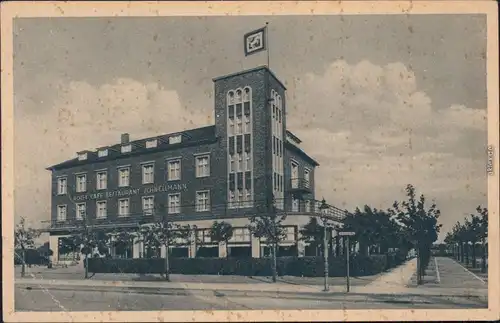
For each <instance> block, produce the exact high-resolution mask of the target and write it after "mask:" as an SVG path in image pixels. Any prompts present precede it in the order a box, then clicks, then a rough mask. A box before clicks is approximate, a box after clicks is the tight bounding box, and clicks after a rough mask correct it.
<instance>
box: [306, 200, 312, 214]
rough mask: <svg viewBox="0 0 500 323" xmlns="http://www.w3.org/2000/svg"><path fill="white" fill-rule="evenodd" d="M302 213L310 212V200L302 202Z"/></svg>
mask: <svg viewBox="0 0 500 323" xmlns="http://www.w3.org/2000/svg"><path fill="white" fill-rule="evenodd" d="M304 212H306V213H309V212H311V201H310V200H305V201H304Z"/></svg>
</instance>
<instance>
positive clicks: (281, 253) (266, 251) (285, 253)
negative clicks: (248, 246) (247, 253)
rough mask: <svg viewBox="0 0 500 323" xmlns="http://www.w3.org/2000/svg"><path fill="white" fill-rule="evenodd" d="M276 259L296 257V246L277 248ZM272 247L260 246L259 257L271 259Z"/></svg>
mask: <svg viewBox="0 0 500 323" xmlns="http://www.w3.org/2000/svg"><path fill="white" fill-rule="evenodd" d="M277 254H278V257H297V255H298V248H297V245H291V246H278V248H277ZM271 255H272V246H266V245H264V246H262V247H261V257H271Z"/></svg>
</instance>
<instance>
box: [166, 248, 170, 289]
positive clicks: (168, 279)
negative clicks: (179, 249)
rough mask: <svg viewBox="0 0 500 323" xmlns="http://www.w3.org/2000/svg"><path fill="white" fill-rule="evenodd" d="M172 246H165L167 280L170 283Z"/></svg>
mask: <svg viewBox="0 0 500 323" xmlns="http://www.w3.org/2000/svg"><path fill="white" fill-rule="evenodd" d="M169 258H170V245H169V244H168V243H167V244H165V280H166V281H168V282H169V281H170V262H169V261H170V259H169Z"/></svg>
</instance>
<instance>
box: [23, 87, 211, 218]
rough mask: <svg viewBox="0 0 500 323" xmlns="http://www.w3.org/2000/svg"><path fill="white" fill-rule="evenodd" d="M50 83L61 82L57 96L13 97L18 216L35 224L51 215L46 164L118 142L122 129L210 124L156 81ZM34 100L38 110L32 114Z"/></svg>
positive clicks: (140, 131)
mask: <svg viewBox="0 0 500 323" xmlns="http://www.w3.org/2000/svg"><path fill="white" fill-rule="evenodd" d="M54 83H57V84H59V85H58V92H57V93H58V98H57V99H53V100H46V101H45V102H42V101H33V99H31V100H30V102H28V104H26V105H22V104H21V103H22V102H23V101H22V100H18V101H16V102H17V104H19V105H18V106H16V109H17V110H16V118H15V132H16V136H15V139H14V140H15V147H16V149H15V176H16V187H15V208H16V217H19V216H27V217H28V218H29V222H32V225H35V226H39V225H40V223H39V222H40V221H41V220H48V219H49V214H50V209H49V207H50V205H49V203H47V201H50V173H49V172H48V171H46V170H45V168H46V167H48V166H50V165H52V164H55V163H58V162H61V161H63V160H67V159H71V158H74V157H75V154H76V152H77V151H80V150H84V149H89V150H92V149H95V148H97V147H101V146H105V145H108V144H113V143H116V142H118V141H119V140H120V134H121V133H125V132H128V133H130V136H131V139H132V140H133V139H134V138H136V139H139V138H144V137H147V136H154V135H158V134H164V133H171V132H177V131H182V130H185V129H190V128H196V127H200V126H205V125H209V124H212V123H213V120H212V119H213V113H212V111H211V110H210V111H206V113H200V111H199V110H197V111H196V113H195V112H194V110H192V109H190V108H188V107H185V106H183V105H182V103H181V101H180V99H179V96H178V95H177V93H176V91H171V90H168V89H164V88H162V87H161V86H160V85H158V84H156V83H150V84H142V83H140V82H137V81H135V80H133V79H127V78H123V79H116V80H114V81H113V82H111V83H109V84H103V85H101V86H93V85H91V84H89V83H87V82H82V81H80V82H69V83H66V84H61V82H57V80H56V81H54ZM24 102H26V101H24ZM48 102H50V104H51V105H50V106H48V104H49V103H48ZM35 104H37V105H38V106H39V110H38V112H37V113H32V112H33V110H32V107H33V106H34V105H35ZM35 178H36V180H34V179H35ZM26 201H30V203H26Z"/></svg>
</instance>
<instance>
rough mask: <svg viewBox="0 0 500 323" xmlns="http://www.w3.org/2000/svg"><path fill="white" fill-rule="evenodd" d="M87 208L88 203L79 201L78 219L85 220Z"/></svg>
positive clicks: (77, 207)
mask: <svg viewBox="0 0 500 323" xmlns="http://www.w3.org/2000/svg"><path fill="white" fill-rule="evenodd" d="M86 209H87V205H86V203H77V204H76V219H77V220H83V219H84V218H85V213H86V211H87V210H86Z"/></svg>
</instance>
